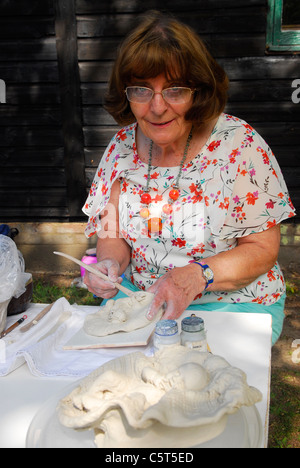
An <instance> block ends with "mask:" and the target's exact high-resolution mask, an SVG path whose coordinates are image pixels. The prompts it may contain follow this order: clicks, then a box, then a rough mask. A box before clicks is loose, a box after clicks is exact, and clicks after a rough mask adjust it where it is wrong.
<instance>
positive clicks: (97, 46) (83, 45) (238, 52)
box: [78, 33, 265, 60]
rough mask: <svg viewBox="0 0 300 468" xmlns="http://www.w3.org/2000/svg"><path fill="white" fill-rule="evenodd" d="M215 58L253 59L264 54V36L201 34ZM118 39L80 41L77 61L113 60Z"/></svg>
mask: <svg viewBox="0 0 300 468" xmlns="http://www.w3.org/2000/svg"><path fill="white" fill-rule="evenodd" d="M201 37H202V40H203V41H204V42H205V43H206V45H207V47H208V48H209V50H210V51H211V53H212V54H213V55H214V56H215V57H253V56H260V55H263V54H264V52H265V34H256V35H254V34H251V35H250V34H235V33H233V34H215V33H211V34H202V35H201ZM120 42H121V39H120V38H110V37H104V38H100V39H98V38H95V39H80V40H79V41H78V59H79V60H114V59H115V57H116V51H117V48H118V46H119V44H120Z"/></svg>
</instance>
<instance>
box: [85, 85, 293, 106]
mask: <svg viewBox="0 0 300 468" xmlns="http://www.w3.org/2000/svg"><path fill="white" fill-rule="evenodd" d="M293 91H294V89H293V88H292V80H291V79H290V78H289V79H287V80H275V79H274V80H260V79H256V80H245V81H233V80H232V81H231V82H230V87H229V94H228V96H229V101H230V102H235V101H242V102H245V101H246V102H250V101H251V102H259V103H261V102H267V101H270V102H273V103H274V104H275V105H276V103H279V104H280V103H282V102H284V101H287V102H289V103H290V105H291V106H293V107H295V106H294V105H293V103H292V100H291V95H292V92H293ZM87 93H88V92H87ZM91 93H92V91H90V94H91ZM95 98H96V94H95Z"/></svg>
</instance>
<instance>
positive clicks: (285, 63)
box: [79, 56, 300, 83]
mask: <svg viewBox="0 0 300 468" xmlns="http://www.w3.org/2000/svg"><path fill="white" fill-rule="evenodd" d="M218 61H219V63H220V65H221V66H223V68H224V69H225V71H226V72H227V74H228V77H229V79H230V80H235V81H238V80H248V81H249V80H250V79H253V80H257V79H258V78H259V79H260V80H273V79H275V80H279V79H280V80H281V79H285V80H291V81H292V80H293V79H296V78H299V65H300V57H297V56H295V57H255V59H253V58H252V57H245V58H243V57H239V58H220V59H219V60H218ZM112 66H113V61H111V62H110V61H107V62H100V61H99V62H81V63H79V70H80V78H81V82H82V83H89V82H93V83H95V82H102V83H103V82H107V81H108V80H109V77H110V74H111V70H112Z"/></svg>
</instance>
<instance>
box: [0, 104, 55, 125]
mask: <svg viewBox="0 0 300 468" xmlns="http://www.w3.org/2000/svg"><path fill="white" fill-rule="evenodd" d="M61 122H62V121H61V110H60V108H58V107H56V108H50V107H47V106H42V107H34V106H32V107H29V106H11V105H8V104H6V105H5V106H0V126H14V125H16V126H24V125H26V126H28V125H29V126H32V125H37V126H41V125H49V126H52V125H53V126H55V127H56V126H58V125H59V126H60V125H61Z"/></svg>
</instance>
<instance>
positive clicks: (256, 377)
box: [0, 304, 272, 448]
mask: <svg viewBox="0 0 300 468" xmlns="http://www.w3.org/2000/svg"><path fill="white" fill-rule="evenodd" d="M43 307H44V305H43V306H42V305H41V306H40V308H39V307H38V306H37V305H36V304H35V305H34V313H38V312H39V311H40V310H42V308H43ZM93 309H95V308H93ZM26 313H30V309H29V311H26ZM186 315H188V314H186ZM199 315H200V316H201V317H202V318H203V319H204V322H205V326H206V329H207V338H208V343H209V346H210V348H211V351H212V353H213V354H216V355H220V356H222V357H223V358H225V359H226V360H227V361H228V362H229V363H230V364H231V365H232V366H235V367H238V368H240V369H242V370H243V371H244V372H245V373H246V375H247V382H248V384H249V385H251V386H254V387H256V388H258V389H259V390H260V391H261V393H262V394H263V400H262V401H261V402H259V403H257V405H256V407H257V410H258V412H259V414H260V418H261V421H262V426H263V440H262V442H261V447H266V446H267V440H268V423H269V389H270V367H271V334H272V330H271V316H270V315H268V314H238V313H230V312H209V311H206V312H201V314H200V313H199ZM17 318H18V317H17ZM143 349H145V348H137V350H140V351H141V350H143ZM76 380H78V377H76V378H74V377H67V378H66V377H60V376H56V377H37V376H34V375H32V374H31V372H30V370H29V367H28V365H27V363H25V364H23V365H22V366H20V367H19V368H17V369H16V370H14V371H13V372H11V373H10V374H8V375H6V376H3V377H0V448H13V447H15V448H24V447H25V446H26V435H27V431H28V428H29V426H30V424H31V421H32V419H33V417H34V416H35V414H36V413H37V412H38V411H39V410H40V408H42V407H43V405H44V404H45V402H46V401H47V400H48V399H49V398H51V397H53V395H56V394H57V393H58V392H60V391H61V390H63V389H64V387H67V386H69V385H70V383H71V382H74V381H76Z"/></svg>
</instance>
